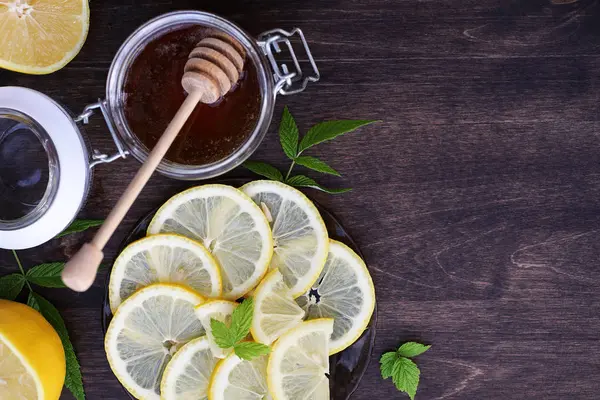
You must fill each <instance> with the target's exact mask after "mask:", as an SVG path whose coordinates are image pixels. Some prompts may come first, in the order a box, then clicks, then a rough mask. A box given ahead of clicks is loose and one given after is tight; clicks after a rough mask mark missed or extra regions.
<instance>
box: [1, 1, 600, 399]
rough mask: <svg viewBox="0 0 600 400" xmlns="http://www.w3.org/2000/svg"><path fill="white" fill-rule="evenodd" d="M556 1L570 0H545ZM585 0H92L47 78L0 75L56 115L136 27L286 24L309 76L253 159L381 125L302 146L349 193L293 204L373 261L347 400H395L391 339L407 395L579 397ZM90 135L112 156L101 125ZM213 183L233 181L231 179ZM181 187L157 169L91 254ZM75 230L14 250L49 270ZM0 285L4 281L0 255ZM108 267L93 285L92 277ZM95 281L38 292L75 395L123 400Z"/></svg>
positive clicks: (599, 34) (592, 256) (594, 356)
mask: <svg viewBox="0 0 600 400" xmlns="http://www.w3.org/2000/svg"><path fill="white" fill-rule="evenodd" d="M554 3H570V4H554ZM596 3H597V1H595V0H594V1H591V0H580V1H577V0H571V1H565V0H561V1H559V0H553V1H550V0H522V1H517V0H513V1H510V0H506V1H501V0H466V1H465V0H462V1H458V0H429V1H416V0H412V1H408V0H406V1H399V0H369V1H366V0H363V1H360V0H353V1H341V0H324V1H313V2H307V1H300V0H286V1H282V0H260V1H259V0H256V1H240V0H229V1H201V2H200V1H191V0H189V1H185V0H180V1H176V0H173V1H155V0H140V1H133V0H98V1H97V0H94V1H92V3H91V30H90V33H89V37H88V40H87V43H86V44H85V46H84V48H83V51H82V52H81V54H80V55H79V56H78V57H77V58H76V59H75V60H74V61H73V62H71V63H70V64H69V65H68V66H67V67H65V68H64V69H63V70H61V71H59V72H57V73H55V74H53V75H50V76H40V77H35V76H24V75H19V74H15V73H10V72H5V71H3V72H0V85H20V86H26V87H30V88H34V89H37V90H40V91H42V92H44V93H47V94H48V95H50V96H52V97H53V98H55V99H57V100H58V101H60V102H62V103H63V104H65V105H66V106H67V107H69V108H70V109H71V110H73V111H79V110H81V109H82V108H83V107H84V106H85V104H87V103H90V102H93V101H95V100H96V99H97V98H98V97H103V96H104V89H105V80H106V75H107V71H108V68H109V66H110V63H111V60H112V58H113V56H114V54H115V52H116V51H117V49H118V48H119V46H120V45H121V43H122V42H123V40H124V39H125V38H126V37H127V36H128V35H129V34H130V33H131V32H132V31H133V30H134V28H135V27H136V26H138V25H140V24H142V23H143V22H145V21H147V20H148V19H150V18H152V17H155V16H157V15H160V14H162V13H165V12H168V11H172V10H177V9H202V10H207V11H211V12H214V13H217V14H221V15H223V16H226V17H228V18H230V19H232V20H234V21H236V22H238V23H239V24H240V25H241V26H243V27H244V28H246V29H247V30H248V31H249V32H250V33H252V34H259V33H260V32H262V31H265V30H268V29H272V28H277V27H281V28H292V27H300V28H302V29H303V30H304V31H305V33H306V35H307V37H308V39H309V41H310V44H311V47H312V49H313V52H314V54H315V56H316V59H317V61H318V64H319V67H320V69H321V72H322V81H321V82H319V83H318V84H314V85H311V86H310V87H309V89H308V90H307V91H306V92H305V93H303V94H301V95H297V96H292V97H287V98H279V99H278V102H277V103H278V104H277V108H276V115H277V117H276V118H275V119H274V124H273V126H272V127H271V129H270V130H269V134H268V136H267V138H266V140H265V141H264V143H263V145H262V146H261V147H260V149H259V150H258V151H257V152H256V153H255V155H254V156H253V158H254V159H259V160H265V161H270V162H272V163H273V164H275V165H278V166H281V167H283V166H284V165H285V164H286V161H285V158H284V156H283V154H282V153H281V151H280V149H279V144H278V140H277V137H276V124H277V123H278V120H279V118H278V116H279V115H280V112H281V109H282V107H283V106H284V105H285V104H287V105H289V106H290V109H291V110H292V112H293V114H294V115H295V116H296V118H297V119H298V121H299V124H300V126H301V129H307V128H308V127H309V126H310V125H311V124H313V123H316V122H318V121H321V120H323V119H336V118H369V119H380V120H383V122H381V123H379V124H377V125H376V126H371V127H368V128H366V129H363V130H362V131H361V132H360V133H357V134H354V135H349V136H346V137H344V138H343V139H339V140H338V141H336V142H332V143H330V144H327V145H323V146H321V147H319V148H317V149H315V153H314V154H315V155H320V156H322V157H323V158H324V159H326V160H327V161H329V162H330V163H331V164H332V165H333V166H334V167H335V168H337V169H338V170H340V171H342V173H343V175H344V177H343V178H335V177H332V178H330V179H327V178H325V179H323V178H321V180H322V182H323V183H324V184H329V185H331V186H340V187H341V186H352V187H353V188H354V191H352V192H350V193H348V194H344V195H341V196H330V195H322V194H320V193H312V192H311V193H310V194H311V195H312V196H313V197H314V198H316V199H318V201H319V202H321V203H322V204H323V205H324V206H325V207H327V208H328V209H330V210H332V211H333V212H335V213H336V214H337V215H338V216H339V217H340V219H341V220H342V222H343V223H344V224H345V225H346V226H347V227H348V228H349V230H350V232H351V234H352V235H353V236H354V238H355V239H356V241H357V242H358V244H359V245H360V247H361V248H362V250H363V252H364V254H365V257H366V260H367V262H368V264H369V266H370V267H371V271H372V273H373V278H374V280H375V284H376V289H377V294H378V296H377V300H378V303H379V321H378V323H377V341H376V347H375V352H374V354H373V357H372V360H371V365H370V367H369V369H368V372H367V374H366V375H365V377H364V379H363V381H362V384H361V385H360V388H359V390H358V391H357V392H356V394H355V395H354V397H353V398H354V399H357V400H360V399H373V398H378V399H388V398H405V397H403V395H401V394H399V392H397V391H396V390H395V389H394V387H393V385H392V383H391V382H390V381H382V380H381V378H380V376H379V369H378V363H377V361H378V358H379V355H380V354H381V353H382V352H384V351H387V350H390V349H392V348H393V347H394V346H396V345H397V344H398V343H399V342H402V341H406V340H409V339H418V340H421V341H423V342H425V343H431V344H433V348H432V349H431V350H430V351H429V352H428V353H427V354H425V355H423V356H421V357H420V358H419V365H420V367H421V370H422V379H421V386H420V388H419V392H418V395H417V398H418V399H448V400H450V399H455V400H458V399H461V400H462V399H474V400H479V399H488V400H491V399H498V400H504V399H564V398H570V399H596V398H598V391H600V379H598V375H599V373H600V358H599V357H598V354H599V353H600V341H599V339H600V317H599V313H600V296H599V294H598V289H597V284H598V282H599V280H600V151H599V149H600V145H599V141H600V135H599V133H598V132H600V114H599V111H598V110H599V106H600V104H599V99H600V78H599V77H600V55H599V54H600V6H598V5H597V4H596ZM87 131H88V133H89V137H90V140H91V142H92V143H93V144H94V146H95V147H97V148H100V149H106V150H109V149H112V143H111V140H110V139H109V135H108V132H107V130H106V128H105V126H104V125H103V122H101V119H100V118H98V117H97V118H94V119H93V120H92V123H91V125H90V126H89V128H88V129H87ZM137 167H138V163H137V162H135V161H134V160H126V161H121V162H119V163H115V164H112V165H105V166H100V167H98V168H97V169H96V170H95V177H94V185H93V189H92V192H91V196H90V198H89V201H88V202H87V205H86V207H85V208H84V209H83V211H82V212H81V215H80V216H81V217H87V218H103V217H105V216H106V215H107V213H108V211H109V210H110V208H111V207H112V205H113V204H114V202H115V201H116V198H117V197H118V196H119V194H120V193H121V192H122V191H123V189H124V188H125V185H126V183H127V181H128V180H129V179H130V178H131V177H132V176H133V173H134V171H135V169H136V168H137ZM228 176H249V175H248V173H247V172H246V171H243V170H236V171H233V172H232V173H230V174H229V175H228ZM188 186H189V184H186V183H182V182H177V181H174V180H170V179H167V178H164V177H161V176H155V177H153V178H152V180H151V183H150V185H149V187H147V188H146V190H145V191H144V194H143V195H142V197H141V198H140V199H139V200H138V202H137V203H136V205H135V207H134V208H133V210H131V212H130V213H129V215H128V216H127V218H126V220H125V222H124V223H123V224H122V226H121V228H120V229H119V231H118V233H117V235H116V237H115V238H114V239H113V240H112V241H111V242H110V244H109V246H108V249H107V259H108V260H113V259H114V257H115V253H116V251H117V248H118V245H119V243H120V241H121V240H122V239H123V237H124V236H125V234H126V233H127V232H128V231H129V230H130V229H131V228H132V226H133V224H134V223H135V221H137V220H138V219H139V218H140V217H141V216H143V215H144V214H146V213H147V212H149V211H150V210H151V209H152V208H154V207H156V206H158V205H159V204H161V202H163V201H164V200H165V199H166V198H167V197H169V196H170V195H172V194H174V193H176V192H177V191H179V190H181V189H183V188H185V187H188ZM90 235H91V233H87V234H84V235H79V236H71V237H69V238H66V239H62V240H55V241H52V242H50V243H48V244H46V245H43V246H41V247H39V248H36V249H31V250H28V251H22V252H21V256H22V258H23V261H24V263H25V264H26V265H28V266H31V265H34V264H35V263H39V262H45V261H55V260H64V259H66V258H67V257H68V256H69V255H71V254H73V252H74V251H75V249H77V248H78V246H79V245H80V244H81V243H82V242H83V241H84V240H85V239H86V238H88V239H89V237H90ZM0 264H1V265H2V267H1V268H0V273H4V272H8V271H12V270H13V269H15V267H14V262H13V261H12V258H11V256H10V253H8V252H0ZM105 273H106V272H104V273H103V275H104V274H105ZM103 284H104V276H101V277H100V278H99V279H98V280H97V282H96V284H95V285H94V287H93V288H92V289H91V290H90V291H88V292H87V293H84V294H74V293H72V292H69V291H67V290H52V289H49V290H47V291H43V293H44V295H46V296H47V297H48V298H49V299H51V300H52V301H53V302H55V304H57V306H58V308H59V309H60V311H61V312H62V314H63V315H64V318H65V320H66V322H67V325H68V327H69V329H70V332H71V335H72V337H73V341H74V344H75V347H76V349H77V351H78V354H79V357H80V360H81V366H82V371H83V376H84V382H85V387H86V390H87V395H88V398H89V399H124V398H125V395H124V393H123V392H122V390H121V388H120V386H119V384H118V382H117V380H116V379H115V378H114V377H113V375H112V373H111V371H110V369H109V366H108V364H107V362H106V359H105V356H104V350H103V340H102V332H101V328H100V304H101V301H102V297H103V293H104V292H103ZM64 398H71V397H70V395H67V394H64Z"/></svg>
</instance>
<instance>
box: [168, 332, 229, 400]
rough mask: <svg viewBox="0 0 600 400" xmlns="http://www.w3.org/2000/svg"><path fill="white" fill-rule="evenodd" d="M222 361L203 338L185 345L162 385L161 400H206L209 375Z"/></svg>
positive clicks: (171, 364) (169, 365)
mask: <svg viewBox="0 0 600 400" xmlns="http://www.w3.org/2000/svg"><path fill="white" fill-rule="evenodd" d="M218 361H219V359H218V358H215V356H214V354H213V353H212V351H211V350H210V346H209V343H208V338H207V337H206V336H202V337H200V338H198V339H194V340H192V341H191V342H189V343H188V344H186V345H185V346H183V347H182V348H181V349H179V351H178V352H177V353H175V355H174V356H173V358H172V359H171V361H169V364H167V368H166V369H165V372H164V373H163V377H162V382H161V384H160V393H161V395H160V396H161V399H162V400H206V399H208V384H209V382H210V376H211V374H212V372H213V369H214V368H215V365H216V364H217V362H218Z"/></svg>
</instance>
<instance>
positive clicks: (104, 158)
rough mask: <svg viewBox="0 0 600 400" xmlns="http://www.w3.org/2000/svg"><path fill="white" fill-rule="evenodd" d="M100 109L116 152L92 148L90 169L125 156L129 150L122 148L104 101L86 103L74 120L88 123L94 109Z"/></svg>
mask: <svg viewBox="0 0 600 400" xmlns="http://www.w3.org/2000/svg"><path fill="white" fill-rule="evenodd" d="M98 108H99V109H100V112H102V116H103V117H104V121H105V122H106V126H108V130H109V132H110V135H111V136H112V139H113V142H114V143H115V146H116V147H117V151H118V152H117V153H114V154H111V155H108V154H104V153H102V152H100V151H99V150H97V149H93V154H92V160H91V161H90V169H91V168H94V167H95V166H96V165H98V164H108V163H111V162H113V161H115V160H117V159H119V158H126V157H127V156H128V155H129V151H127V150H125V149H124V148H123V145H122V144H121V141H120V140H119V137H118V136H117V132H116V131H115V127H114V125H113V123H112V121H111V119H110V116H109V113H108V109H107V107H106V101H103V100H100V99H98V102H97V103H93V104H88V105H87V106H86V107H85V108H84V109H83V112H82V113H81V114H79V115H78V116H77V117H75V118H74V121H75V122H81V123H83V124H84V125H87V124H88V123H89V119H90V117H91V116H92V115H94V110H96V109H98Z"/></svg>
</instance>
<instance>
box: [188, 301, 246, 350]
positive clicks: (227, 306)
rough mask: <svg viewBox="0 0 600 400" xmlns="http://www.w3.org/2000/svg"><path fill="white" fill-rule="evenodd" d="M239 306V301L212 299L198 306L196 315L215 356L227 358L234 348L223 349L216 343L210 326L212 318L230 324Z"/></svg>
mask: <svg viewBox="0 0 600 400" xmlns="http://www.w3.org/2000/svg"><path fill="white" fill-rule="evenodd" d="M237 306H238V303H235V302H233V301H227V300H211V301H207V302H206V303H204V304H201V305H199V306H198V307H196V317H198V319H199V320H200V322H201V323H202V326H203V327H204V330H205V331H206V336H207V337H208V343H209V345H210V349H211V350H212V353H213V354H214V356H215V357H218V358H225V357H226V356H227V355H228V354H229V353H231V351H232V349H222V348H221V347H219V346H218V345H217V344H216V343H215V338H214V336H213V334H212V328H211V327H210V320H211V319H213V318H214V319H216V320H218V321H221V322H224V323H225V324H226V325H227V326H229V325H230V324H231V314H233V310H235V308H236V307H237Z"/></svg>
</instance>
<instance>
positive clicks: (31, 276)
mask: <svg viewBox="0 0 600 400" xmlns="http://www.w3.org/2000/svg"><path fill="white" fill-rule="evenodd" d="M64 268H65V263H62V262H54V263H47V264H40V265H36V266H35V267H33V268H31V269H30V270H29V271H27V273H26V274H25V276H26V277H27V280H28V281H29V282H31V283H35V284H36V285H38V286H43V287H48V288H64V287H66V286H65V284H64V283H63V281H62V278H61V276H60V274H61V273H62V271H63V269H64Z"/></svg>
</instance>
